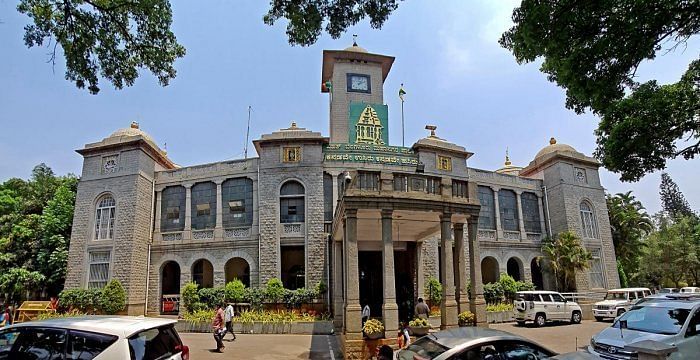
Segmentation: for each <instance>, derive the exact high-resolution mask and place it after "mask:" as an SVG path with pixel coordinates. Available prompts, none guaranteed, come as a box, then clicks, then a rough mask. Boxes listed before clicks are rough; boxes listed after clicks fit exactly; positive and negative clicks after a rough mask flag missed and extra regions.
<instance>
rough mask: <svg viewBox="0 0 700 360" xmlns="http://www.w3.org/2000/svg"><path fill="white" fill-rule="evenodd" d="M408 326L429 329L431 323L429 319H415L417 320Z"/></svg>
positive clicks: (410, 322)
mask: <svg viewBox="0 0 700 360" xmlns="http://www.w3.org/2000/svg"><path fill="white" fill-rule="evenodd" d="M408 326H411V327H429V326H430V323H429V322H428V319H423V318H415V319H413V320H411V321H409V322H408Z"/></svg>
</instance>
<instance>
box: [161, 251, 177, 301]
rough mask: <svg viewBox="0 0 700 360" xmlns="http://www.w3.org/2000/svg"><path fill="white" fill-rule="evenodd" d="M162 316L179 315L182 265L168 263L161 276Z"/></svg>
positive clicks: (172, 262)
mask: <svg viewBox="0 0 700 360" xmlns="http://www.w3.org/2000/svg"><path fill="white" fill-rule="evenodd" d="M160 294H161V306H160V312H161V314H177V313H178V311H179V307H178V303H179V300H178V299H179V296H180V265H179V264H178V263H177V262H175V261H168V262H166V263H165V265H163V268H162V269H161V274H160Z"/></svg>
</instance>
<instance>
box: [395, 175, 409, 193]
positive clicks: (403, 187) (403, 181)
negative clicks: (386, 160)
mask: <svg viewBox="0 0 700 360" xmlns="http://www.w3.org/2000/svg"><path fill="white" fill-rule="evenodd" d="M394 191H401V192H406V191H408V176H406V175H400V174H394Z"/></svg>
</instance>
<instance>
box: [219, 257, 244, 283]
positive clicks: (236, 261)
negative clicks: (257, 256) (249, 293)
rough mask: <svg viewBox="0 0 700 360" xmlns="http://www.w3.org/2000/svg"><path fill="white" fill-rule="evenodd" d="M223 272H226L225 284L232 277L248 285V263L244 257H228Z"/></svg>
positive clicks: (231, 279)
mask: <svg viewBox="0 0 700 360" xmlns="http://www.w3.org/2000/svg"><path fill="white" fill-rule="evenodd" d="M224 272H225V273H226V275H225V279H226V283H227V284H228V283H229V282H231V281H233V280H234V279H238V280H240V281H242V282H243V284H245V286H246V287H250V265H249V264H248V262H247V261H246V260H245V259H243V258H239V257H235V258H232V259H229V261H227V262H226V265H225V266H224Z"/></svg>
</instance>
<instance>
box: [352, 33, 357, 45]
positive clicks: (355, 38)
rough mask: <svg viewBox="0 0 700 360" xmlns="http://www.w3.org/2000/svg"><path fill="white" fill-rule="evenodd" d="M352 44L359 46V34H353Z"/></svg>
mask: <svg viewBox="0 0 700 360" xmlns="http://www.w3.org/2000/svg"><path fill="white" fill-rule="evenodd" d="M352 46H357V34H352Z"/></svg>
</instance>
